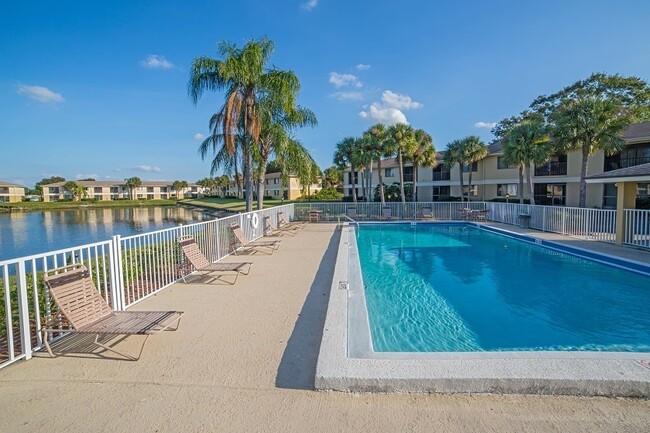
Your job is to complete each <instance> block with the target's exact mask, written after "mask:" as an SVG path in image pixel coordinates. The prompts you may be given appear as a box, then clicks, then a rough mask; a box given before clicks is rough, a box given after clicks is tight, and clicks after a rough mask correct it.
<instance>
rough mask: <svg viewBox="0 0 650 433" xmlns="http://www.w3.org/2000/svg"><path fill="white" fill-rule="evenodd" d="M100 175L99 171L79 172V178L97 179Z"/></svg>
mask: <svg viewBox="0 0 650 433" xmlns="http://www.w3.org/2000/svg"><path fill="white" fill-rule="evenodd" d="M98 177H99V175H98V174H97V173H92V174H78V175H77V180H79V179H97V178H98Z"/></svg>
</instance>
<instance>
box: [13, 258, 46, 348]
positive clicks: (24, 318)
mask: <svg viewBox="0 0 650 433" xmlns="http://www.w3.org/2000/svg"><path fill="white" fill-rule="evenodd" d="M16 277H17V278H16V281H17V283H18V312H19V315H20V347H21V349H22V352H23V354H24V355H25V359H26V360H27V359H30V358H31V357H32V335H31V329H30V326H29V304H28V302H27V274H26V272H25V262H24V261H22V260H21V261H19V262H18V274H17V275H16ZM36 320H41V319H40V317H36Z"/></svg>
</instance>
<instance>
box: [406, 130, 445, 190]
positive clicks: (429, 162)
mask: <svg viewBox="0 0 650 433" xmlns="http://www.w3.org/2000/svg"><path fill="white" fill-rule="evenodd" d="M414 138H415V143H416V146H415V147H413V149H412V150H411V153H409V154H408V159H410V160H411V162H413V194H412V196H413V202H415V201H416V200H417V192H418V184H417V173H418V167H431V168H433V167H435V166H436V165H438V160H437V154H436V148H435V147H434V146H433V138H432V137H431V135H429V134H428V133H427V132H426V131H424V130H422V129H416V130H415V132H414Z"/></svg>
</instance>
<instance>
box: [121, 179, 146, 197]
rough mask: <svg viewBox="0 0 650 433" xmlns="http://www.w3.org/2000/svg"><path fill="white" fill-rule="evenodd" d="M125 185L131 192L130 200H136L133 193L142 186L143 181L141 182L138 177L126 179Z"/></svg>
mask: <svg viewBox="0 0 650 433" xmlns="http://www.w3.org/2000/svg"><path fill="white" fill-rule="evenodd" d="M124 185H125V186H126V187H127V188H128V190H129V200H135V197H134V194H133V191H134V190H135V189H136V188H138V187H139V186H140V185H142V181H141V180H140V178H139V177H137V176H133V177H130V178H128V179H124Z"/></svg>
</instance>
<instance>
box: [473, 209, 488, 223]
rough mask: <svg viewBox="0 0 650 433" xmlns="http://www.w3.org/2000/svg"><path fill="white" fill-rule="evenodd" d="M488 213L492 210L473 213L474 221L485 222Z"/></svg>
mask: <svg viewBox="0 0 650 433" xmlns="http://www.w3.org/2000/svg"><path fill="white" fill-rule="evenodd" d="M488 212H490V209H481V210H475V211H473V212H472V216H473V219H474V221H483V222H485V218H486V217H487V214H488Z"/></svg>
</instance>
